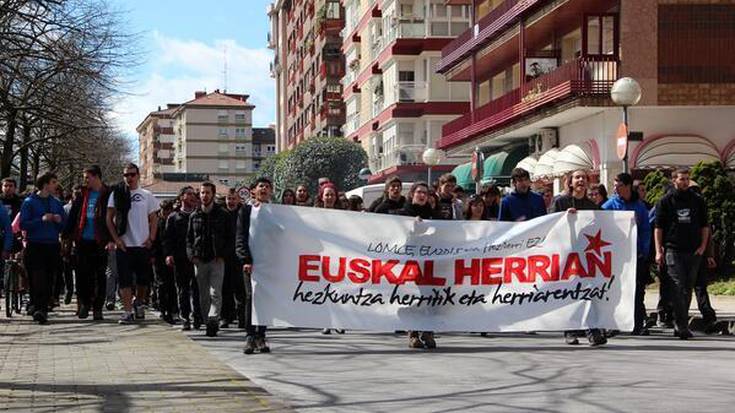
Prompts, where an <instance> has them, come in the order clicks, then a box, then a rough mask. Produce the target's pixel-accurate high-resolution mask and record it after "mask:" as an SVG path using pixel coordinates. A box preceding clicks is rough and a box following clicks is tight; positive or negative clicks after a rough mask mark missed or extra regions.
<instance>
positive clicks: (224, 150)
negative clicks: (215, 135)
mask: <svg viewBox="0 0 735 413" xmlns="http://www.w3.org/2000/svg"><path fill="white" fill-rule="evenodd" d="M229 150H230V148H229V145H228V144H226V143H220V144H219V153H227V152H229Z"/></svg>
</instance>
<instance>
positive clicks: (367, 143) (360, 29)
mask: <svg viewBox="0 0 735 413" xmlns="http://www.w3.org/2000/svg"><path fill="white" fill-rule="evenodd" d="M343 3H344V6H345V15H346V26H345V29H344V31H343V33H344V36H343V37H344V44H343V47H342V50H343V52H344V54H345V59H346V60H345V61H346V63H347V73H346V75H345V77H344V78H343V81H342V84H343V87H344V93H343V96H344V100H345V104H346V111H347V113H346V115H347V119H346V124H345V127H344V133H345V136H346V137H347V138H348V139H351V140H354V141H359V142H361V143H362V145H363V147H364V148H365V150H366V151H367V153H368V157H369V162H370V169H371V171H372V172H373V177H372V178H371V180H370V181H371V182H379V181H381V180H384V179H385V178H386V177H387V176H388V175H398V176H400V177H401V178H403V179H404V180H408V181H412V180H417V179H422V180H425V179H426V169H427V167H426V165H425V164H424V163H423V160H422V157H421V155H422V153H423V152H424V150H425V149H427V148H431V147H435V145H436V143H437V142H438V140H439V138H440V137H441V128H442V125H444V124H445V123H446V122H448V121H451V120H453V119H454V118H456V117H458V116H460V115H462V114H464V113H467V111H468V110H469V103H468V101H469V97H470V88H469V83H468V82H467V81H465V82H459V83H457V82H454V83H449V82H447V81H446V80H445V79H444V77H443V76H441V75H438V74H437V73H436V71H435V67H436V66H437V65H438V64H439V61H440V59H441V50H442V48H443V47H444V46H446V45H447V44H449V43H450V42H451V41H452V40H453V39H454V38H455V37H456V36H457V35H459V34H461V33H463V32H465V31H466V30H467V29H468V28H469V26H470V7H469V6H468V5H467V4H449V5H448V4H446V3H447V2H446V0H344V1H343ZM452 163H455V164H456V163H457V162H456V160H453V159H451V158H450V159H445V160H444V161H443V164H442V165H439V166H437V167H435V168H434V170H435V171H437V172H442V171H449V170H451V168H452V166H451V165H450V164H452Z"/></svg>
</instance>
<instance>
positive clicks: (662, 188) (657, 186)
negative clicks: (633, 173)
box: [643, 170, 670, 205]
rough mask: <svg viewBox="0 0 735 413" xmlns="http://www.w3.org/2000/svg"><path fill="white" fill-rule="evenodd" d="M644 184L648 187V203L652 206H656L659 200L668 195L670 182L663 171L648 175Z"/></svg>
mask: <svg viewBox="0 0 735 413" xmlns="http://www.w3.org/2000/svg"><path fill="white" fill-rule="evenodd" d="M643 184H644V185H645V186H646V201H647V202H648V203H650V204H651V205H656V203H657V202H658V200H659V199H661V198H662V197H663V196H664V194H666V188H667V187H668V185H670V181H669V178H667V177H666V175H665V174H664V173H663V171H661V170H656V171H653V172H651V173H649V174H648V175H646V177H645V179H643Z"/></svg>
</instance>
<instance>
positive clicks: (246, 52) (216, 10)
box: [112, 0, 275, 141]
mask: <svg viewBox="0 0 735 413" xmlns="http://www.w3.org/2000/svg"><path fill="white" fill-rule="evenodd" d="M270 3H271V0H209V1H206V0H176V1H174V0H154V1H152V0H115V1H114V2H113V3H112V4H113V5H114V6H115V7H116V8H117V9H119V10H120V11H121V12H122V13H123V18H124V19H125V20H126V23H125V26H126V29H127V30H128V31H129V32H131V33H136V34H138V35H139V37H140V41H139V44H140V46H141V47H142V48H143V49H144V50H143V52H144V53H143V59H141V61H140V63H139V64H138V65H137V66H136V67H134V68H131V69H130V73H129V74H128V75H127V76H126V78H125V90H126V91H127V92H128V93H127V94H126V95H125V96H123V97H122V98H120V99H119V100H118V101H116V102H115V104H114V105H113V110H114V113H113V115H112V116H113V117H114V118H115V120H116V122H117V124H118V126H119V127H120V129H121V130H122V131H123V132H124V133H125V135H126V136H129V137H130V138H131V139H132V140H134V141H137V133H136V132H135V127H136V126H137V125H138V124H139V123H140V122H142V121H143V119H145V116H146V115H147V114H148V113H149V112H151V111H154V110H157V109H158V106H161V107H165V105H166V104H167V103H182V102H186V101H188V100H191V99H192V98H193V97H194V92H195V91H197V90H206V91H207V92H212V91H213V90H214V89H221V90H223V89H225V76H224V68H225V56H226V59H227V91H228V92H231V93H242V94H247V95H250V98H249V101H250V103H252V104H254V105H255V106H256V107H255V110H254V111H253V126H254V127H263V126H268V125H269V124H271V123H274V121H275V83H274V81H273V79H271V77H270V62H271V60H272V56H273V53H272V51H271V50H269V49H268V48H267V47H266V42H267V40H266V36H267V34H268V27H269V21H268V16H267V15H266V6H267V5H268V4H270Z"/></svg>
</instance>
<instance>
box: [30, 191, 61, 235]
mask: <svg viewBox="0 0 735 413" xmlns="http://www.w3.org/2000/svg"><path fill="white" fill-rule="evenodd" d="M44 214H58V215H61V217H62V220H61V222H59V223H56V222H44V221H42V218H43V215H44ZM65 220H66V213H65V212H64V205H63V204H62V203H61V201H59V200H58V199H56V198H54V197H53V196H49V197H48V198H45V199H44V198H41V197H40V196H38V194H33V195H31V196H29V197H27V198H26V199H25V201H23V205H21V207H20V228H21V229H22V230H24V231H26V239H27V240H28V242H38V243H42V244H55V243H58V242H59V234H60V233H61V231H62V230H63V229H64V221H65Z"/></svg>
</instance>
